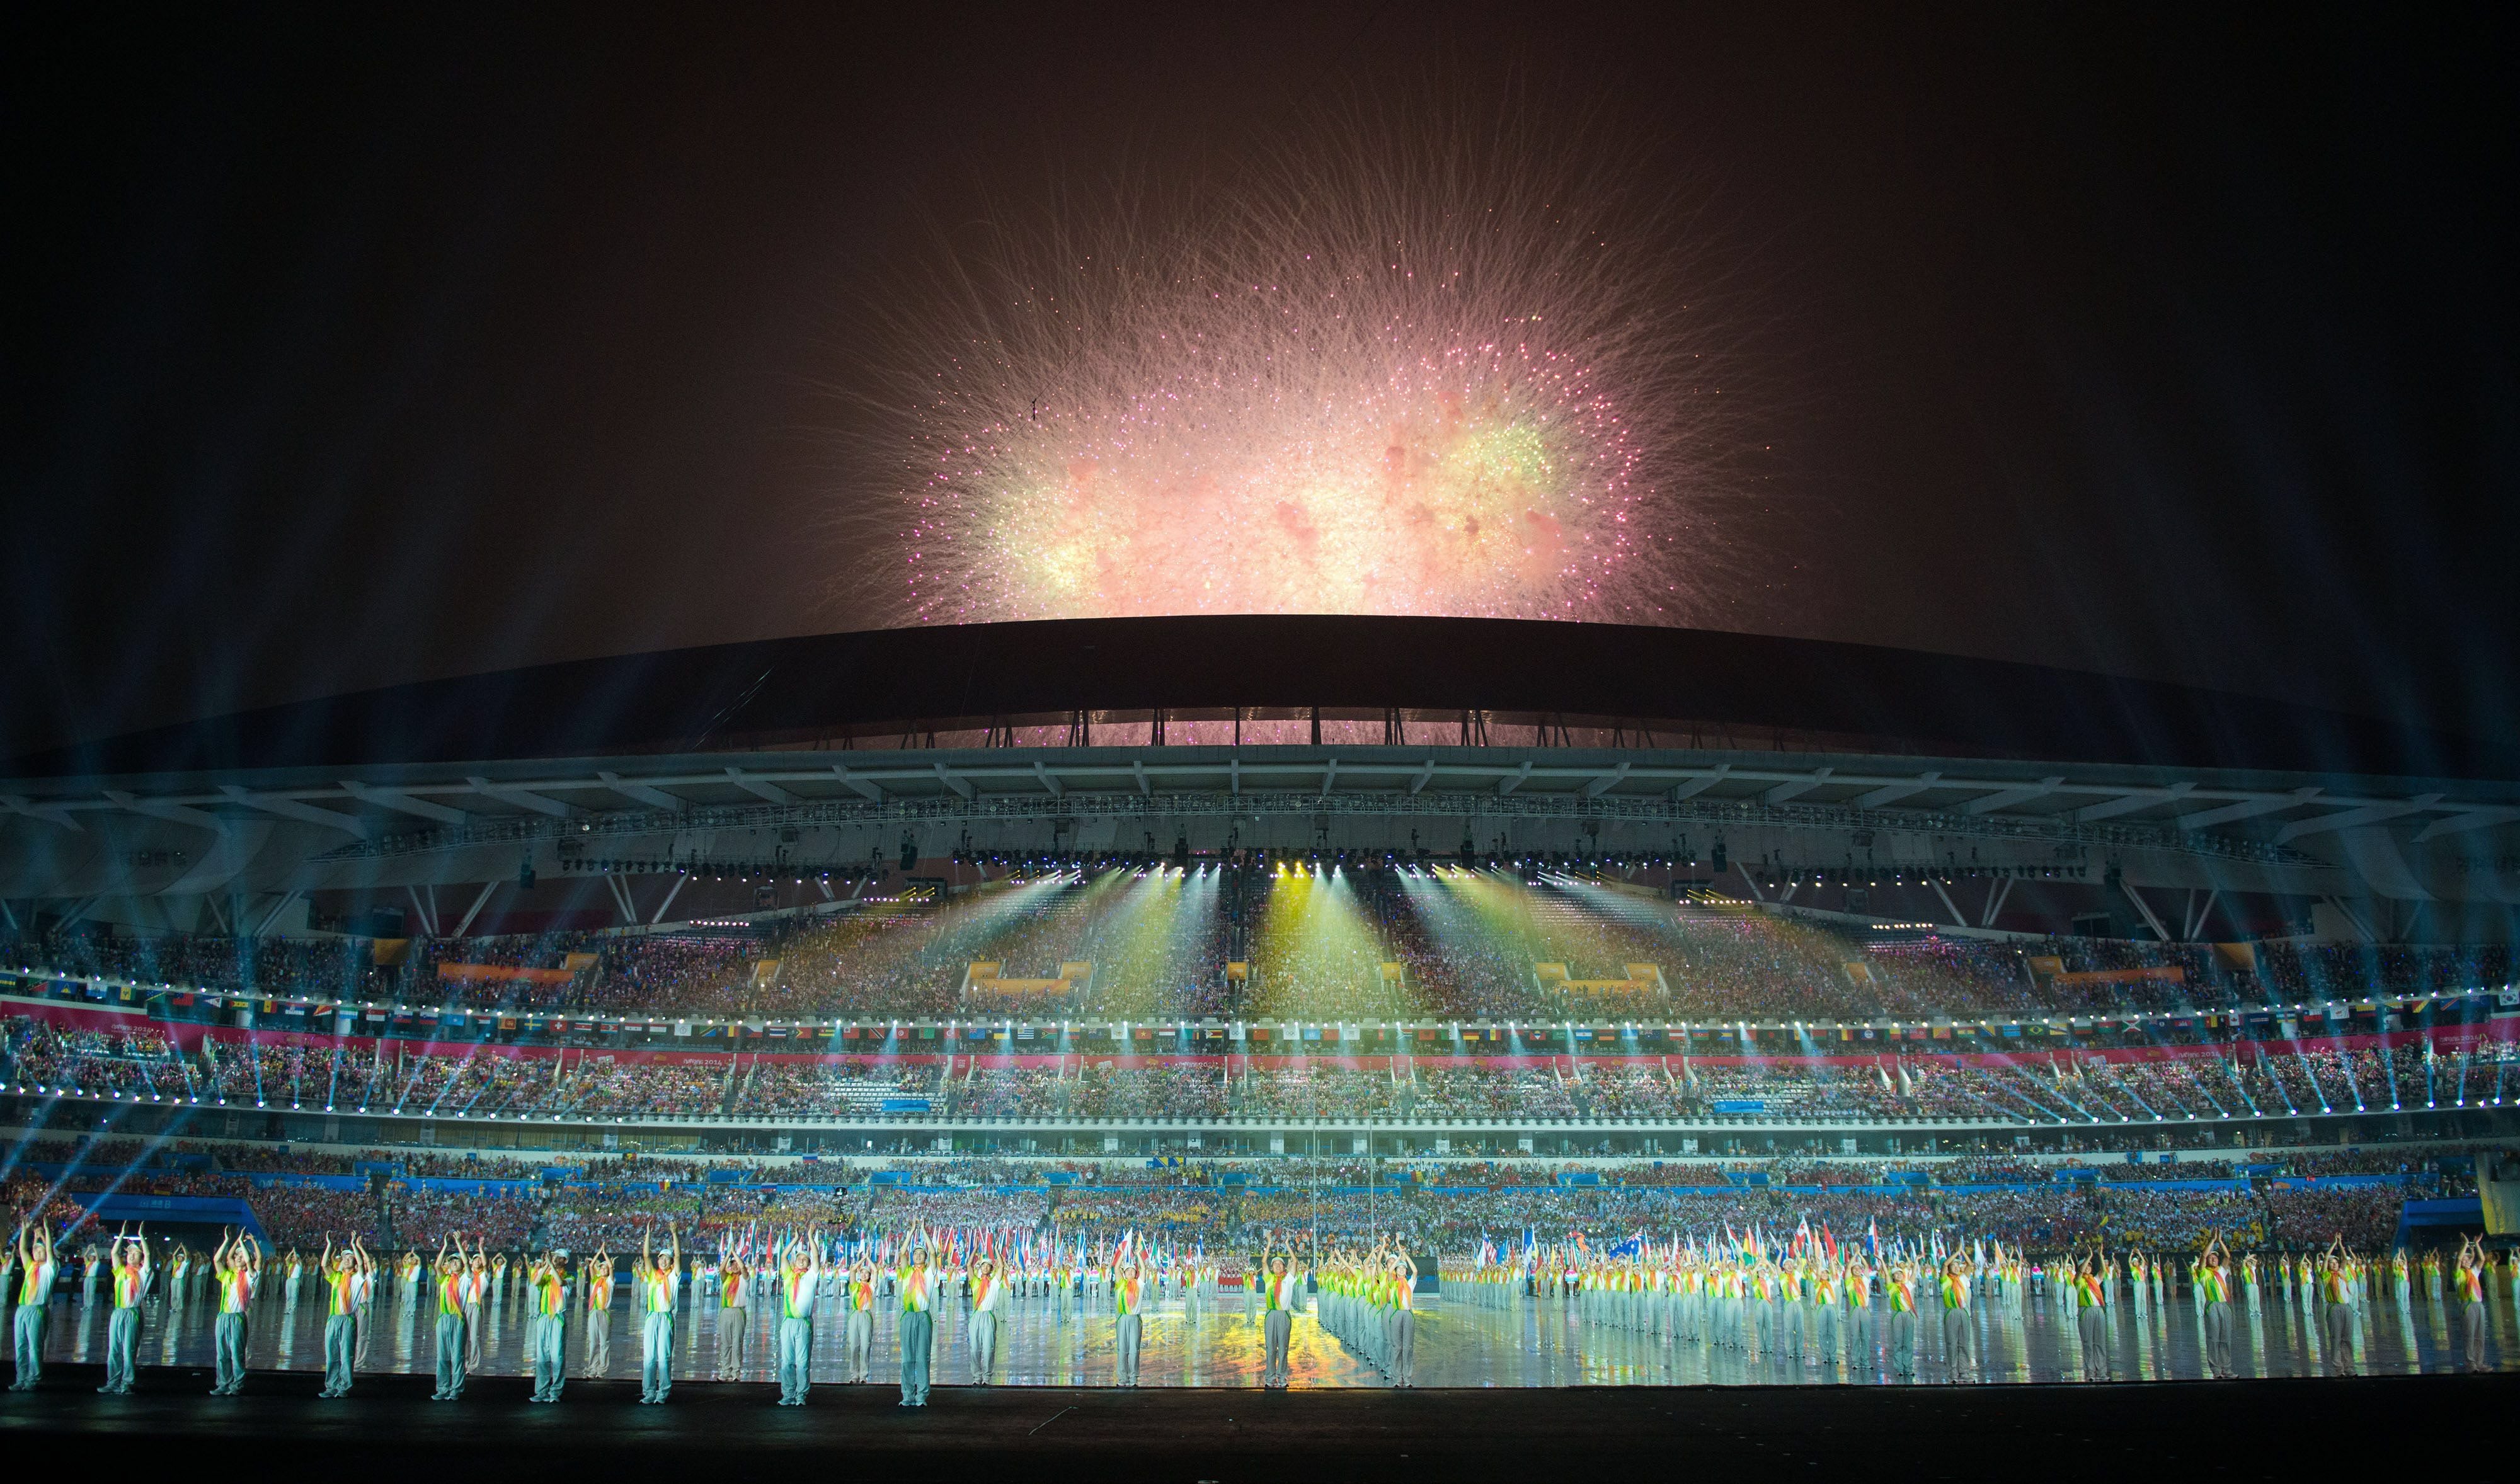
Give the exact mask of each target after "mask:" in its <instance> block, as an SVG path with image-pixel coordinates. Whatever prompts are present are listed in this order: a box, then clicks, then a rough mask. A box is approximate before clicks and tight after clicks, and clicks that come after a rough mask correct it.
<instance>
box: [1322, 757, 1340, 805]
mask: <svg viewBox="0 0 2520 1484" xmlns="http://www.w3.org/2000/svg"><path fill="white" fill-rule="evenodd" d="M1337 783H1338V759H1337V758H1335V757H1333V758H1331V759H1330V762H1329V766H1328V767H1327V768H1325V769H1323V770H1322V797H1324V798H1328V797H1329V796H1330V788H1331V787H1332V786H1333V785H1335V784H1337Z"/></svg>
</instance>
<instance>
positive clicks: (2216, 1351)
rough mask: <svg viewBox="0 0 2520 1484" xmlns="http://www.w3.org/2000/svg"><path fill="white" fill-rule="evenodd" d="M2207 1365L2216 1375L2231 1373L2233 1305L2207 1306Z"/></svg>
mask: <svg viewBox="0 0 2520 1484" xmlns="http://www.w3.org/2000/svg"><path fill="white" fill-rule="evenodd" d="M2205 1365H2206V1368H2207V1369H2208V1370H2210V1371H2211V1372H2213V1373H2214V1374H2216V1375H2229V1374H2230V1373H2231V1306H2230V1305H2229V1304H2207V1305H2206V1306H2205Z"/></svg>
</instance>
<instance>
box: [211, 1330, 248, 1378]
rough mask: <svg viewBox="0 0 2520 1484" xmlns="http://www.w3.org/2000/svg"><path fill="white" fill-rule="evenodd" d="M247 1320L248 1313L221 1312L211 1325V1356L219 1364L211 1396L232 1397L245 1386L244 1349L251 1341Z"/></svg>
mask: <svg viewBox="0 0 2520 1484" xmlns="http://www.w3.org/2000/svg"><path fill="white" fill-rule="evenodd" d="M250 1320H251V1316H250V1315H245V1314H222V1315H220V1316H219V1318H218V1323H217V1324H216V1325H215V1326H213V1327H211V1330H210V1335H211V1359H212V1360H213V1362H214V1363H215V1364H216V1365H217V1367H218V1384H217V1385H215V1386H212V1387H211V1388H210V1394H211V1395H212V1396H234V1395H236V1394H237V1393H238V1392H239V1391H242V1390H244V1389H245V1354H246V1348H247V1347H248V1345H250V1344H252V1343H253V1327H252V1325H251V1323H250Z"/></svg>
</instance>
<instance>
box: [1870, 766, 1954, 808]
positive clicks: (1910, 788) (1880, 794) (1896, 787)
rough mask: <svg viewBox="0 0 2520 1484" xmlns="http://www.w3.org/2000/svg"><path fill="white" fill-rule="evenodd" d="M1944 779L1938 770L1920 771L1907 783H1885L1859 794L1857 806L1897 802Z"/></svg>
mask: <svg viewBox="0 0 2520 1484" xmlns="http://www.w3.org/2000/svg"><path fill="white" fill-rule="evenodd" d="M1942 781H1943V775H1942V773H1941V772H1940V771H1939V770H1938V771H1936V772H1932V773H1920V774H1918V775H1916V776H1915V777H1914V778H1912V779H1910V780H1908V781H1907V782H1905V783H1898V784H1884V785H1882V786H1881V787H1878V788H1875V789H1873V790H1872V791H1871V792H1869V793H1866V794H1861V795H1859V796H1858V797H1857V798H1856V800H1855V807H1856V808H1858V809H1878V808H1880V807H1881V806H1882V805H1883V804H1891V803H1896V802H1898V801H1899V800H1901V799H1903V798H1906V797H1907V796H1908V795H1909V794H1912V793H1922V792H1924V791H1925V790H1926V789H1928V788H1931V787H1934V786H1935V785H1936V784H1939V783H1941V782H1942Z"/></svg>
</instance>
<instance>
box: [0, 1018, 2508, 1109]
mask: <svg viewBox="0 0 2520 1484" xmlns="http://www.w3.org/2000/svg"><path fill="white" fill-rule="evenodd" d="M193 1045H194V1049H193V1050H190V1051H184V1050H180V1049H178V1047H177V1046H176V1045H175V1043H174V1042H173V1041H171V1040H170V1039H169V1038H168V1036H167V1034H166V1032H165V1030H163V1029H162V1028H160V1027H158V1026H155V1025H152V1024H150V1023H149V1022H146V1021H139V1020H136V1019H135V1021H134V1023H133V1024H131V1025H128V1026H124V1027H117V1028H115V1029H112V1030H102V1029H88V1028H82V1027H75V1026H68V1025H64V1024H61V1023H57V1022H55V1021H53V1020H49V1019H44V1018H39V1017H34V1016H28V1015H11V1016H6V1017H0V1091H15V1092H18V1093H21V1094H25V1093H33V1094H64V1093H67V1094H71V1095H74V1096H85V1097H96V1098H119V1099H126V1100H132V1101H139V1102H149V1101H153V1100H154V1101H158V1102H203V1103H211V1104H226V1105H229V1106H239V1107H263V1108H290V1109H322V1110H324V1111H337V1112H378V1113H386V1112H402V1113H412V1114H427V1115H430V1116H457V1115H462V1116H468V1117H491V1116H498V1117H510V1118H513V1117H517V1116H519V1115H533V1116H535V1117H540V1118H559V1119H612V1118H624V1117H701V1116H715V1115H729V1116H740V1117H743V1118H755V1119H789V1120H797V1119H817V1118H823V1119H846V1118H865V1117H868V1116H882V1115H886V1114H895V1115H897V1114H904V1113H910V1114H924V1115H932V1116H937V1117H948V1118H956V1119H964V1120H968V1119H976V1118H1006V1119H1017V1118H1098V1119H1107V1118H1120V1119H1129V1118H1167V1119H1181V1118H1191V1119H1234V1120H1239V1121H1246V1122H1255V1123H1275V1124H1285V1123H1306V1122H1312V1121H1317V1120H1321V1119H1325V1118H1327V1119H1331V1120H1338V1121H1349V1120H1355V1119H1360V1118H1371V1119H1386V1120H1394V1121H1430V1120H1447V1121H1457V1122H1459V1121H1466V1122H1497V1121H1517V1120H1586V1121H1597V1122H1598V1121H1648V1122H1670V1121H1676V1120H1702V1119H1706V1118H1709V1117H1721V1116H1725V1115H1735V1116H1753V1115H1755V1116H1757V1117H1760V1118H1790V1119H1793V1120H1796V1121H1799V1122H1846V1123H1856V1122H1866V1121H1882V1120H1893V1121H1895V1120H1906V1119H1917V1118H1962V1119H1969V1120H1974V1121H1982V1122H2000V1123H2011V1124H2018V1125H2022V1126H2025V1127H2072V1126H2085V1125H2092V1124H2102V1125H2108V1124H2125V1123H2151V1122H2158V1121H2161V1120H2184V1119H2223V1118H2234V1119H2239V1118H2257V1117H2265V1116H2273V1115H2277V1114H2306V1113H2330V1112H2366V1111H2381V1110H2406V1109H2416V1108H2430V1107H2457V1106H2498V1105H2500V1103H2501V1102H2502V1100H2504V1099H2506V1098H2520V1046H2515V1044H2514V1043H2511V1042H2507V1041H2500V1042H2496V1041H2488V1042H2483V1043H2480V1044H2478V1045H2476V1046H2474V1047H2471V1048H2462V1049H2453V1050H2449V1051H2439V1050H2435V1049H2434V1048H2432V1047H2431V1046H2429V1045H2427V1044H2423V1043H2420V1042H2414V1041H2405V1040H2402V1041H2401V1042H2400V1043H2399V1044H2396V1045H2392V1046H2363V1047H2345V1046H2339V1045H2334V1044H2321V1043H2275V1044H2269V1045H2262V1046H2255V1047H2243V1048H2240V1049H2238V1051H2237V1052H2236V1053H2234V1052H2228V1051H2221V1050H2217V1051H2215V1052H2213V1053H2212V1054H2191V1055H2185V1056H2181V1057H2163V1058H2158V1059H2144V1060H2107V1059H2101V1058H2098V1057H2073V1056H2070V1055H2069V1056H2061V1057H2059V1056H2048V1057H2036V1056H2033V1057H2023V1058H2021V1059H2018V1060H2014V1061H2011V1062H2008V1063H2003V1062H1993V1061H1987V1060H1980V1061H1977V1062H1974V1063H1964V1062H1962V1061H1960V1060H1959V1059H1958V1058H1953V1057H1895V1056H1883V1057H1876V1058H1870V1059H1845V1060H1837V1061H1829V1060H1822V1059H1813V1058H1781V1057H1779V1058H1767V1059H1716V1058H1707V1057H1686V1056H1682V1057H1639V1058H1634V1059H1632V1060H1624V1061H1623V1060H1592V1061H1574V1060H1566V1059H1561V1058H1556V1057H1534V1058H1525V1059H1521V1060H1514V1059H1509V1058H1496V1059H1487V1060H1469V1059H1463V1060H1451V1059H1446V1058H1431V1057H1407V1056H1401V1057H1372V1058H1351V1059H1346V1060H1341V1059H1336V1058H1327V1057H1322V1058H1313V1057H1301V1058H1299V1057H1284V1058H1258V1057H1186V1056H1181V1057H1151V1056H1150V1057H1085V1056H1064V1057H1035V1058H1031V1059H1030V1060H1029V1061H1019V1060H1017V1059H1015V1058H1012V1057H976V1056H975V1057H956V1058H953V1059H952V1060H950V1061H948V1060H946V1059H943V1058H938V1057H908V1058H901V1057H882V1056H825V1057H815V1056H760V1055H752V1054H744V1053H728V1052H717V1053H680V1054H676V1055H673V1056H670V1057H638V1056H633V1055H630V1054H616V1053H611V1052H599V1051H592V1050H551V1049H525V1048H515V1047H473V1048H465V1049H461V1050H448V1049H446V1048H445V1047H444V1046H443V1044H442V1043H427V1042H403V1041H395V1040H390V1039H388V1040H369V1039H361V1038H348V1037H343V1038H335V1037H317V1036H302V1035H290V1036H279V1037H272V1038H268V1039H260V1038H255V1037H251V1036H249V1035H230V1036H226V1037H210V1036H203V1037H201V1038H199V1039H198V1040H197V1041H196V1042H195V1043H193Z"/></svg>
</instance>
